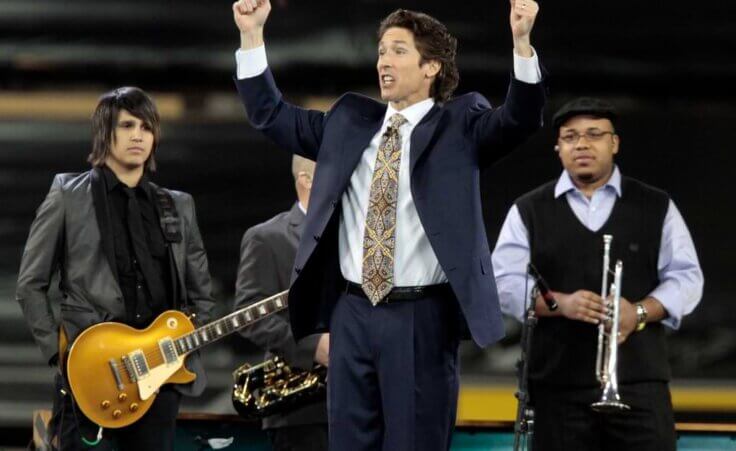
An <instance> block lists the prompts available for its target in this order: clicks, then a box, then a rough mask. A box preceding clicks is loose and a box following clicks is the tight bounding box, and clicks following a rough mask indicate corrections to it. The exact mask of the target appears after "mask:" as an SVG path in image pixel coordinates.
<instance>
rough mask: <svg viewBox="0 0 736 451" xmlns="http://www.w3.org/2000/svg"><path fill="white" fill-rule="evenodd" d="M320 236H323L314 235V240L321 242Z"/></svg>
mask: <svg viewBox="0 0 736 451" xmlns="http://www.w3.org/2000/svg"><path fill="white" fill-rule="evenodd" d="M320 238H321V237H320V236H319V235H314V241H316V242H318V243H319V239H320Z"/></svg>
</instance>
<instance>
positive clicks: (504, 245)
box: [492, 205, 534, 321]
mask: <svg viewBox="0 0 736 451" xmlns="http://www.w3.org/2000/svg"><path fill="white" fill-rule="evenodd" d="M529 255H530V250H529V234H528V232H527V229H526V226H524V222H523V221H522V220H521V215H520V214H519V209H518V208H517V207H516V205H514V206H512V207H511V209H510V210H509V213H508V215H506V220H505V221H504V223H503V227H502V228H501V233H500V234H499V235H498V241H496V248H495V249H494V250H493V256H492V258H493V275H494V276H495V278H496V287H497V288H498V296H499V300H500V303H501V311H502V312H503V313H504V314H506V315H510V316H513V317H514V318H516V319H517V320H519V321H524V311H525V310H526V300H527V299H529V295H530V292H531V290H532V287H533V286H534V283H533V282H532V281H531V280H530V279H529V280H528V276H527V270H526V267H527V264H528V263H529Z"/></svg>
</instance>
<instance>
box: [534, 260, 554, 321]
mask: <svg viewBox="0 0 736 451" xmlns="http://www.w3.org/2000/svg"><path fill="white" fill-rule="evenodd" d="M527 272H528V273H529V275H530V276H532V277H533V278H534V280H535V281H536V282H537V289H538V290H539V294H541V295H542V299H544V303H545V304H547V308H548V309H549V311H550V312H554V311H555V310H557V307H558V305H557V301H556V300H555V297H554V296H552V291H550V289H549V285H547V282H546V281H545V280H544V278H543V277H542V275H541V274H539V271H537V268H535V267H534V265H533V264H532V262H529V265H527Z"/></svg>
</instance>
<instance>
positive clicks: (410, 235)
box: [235, 46, 542, 287]
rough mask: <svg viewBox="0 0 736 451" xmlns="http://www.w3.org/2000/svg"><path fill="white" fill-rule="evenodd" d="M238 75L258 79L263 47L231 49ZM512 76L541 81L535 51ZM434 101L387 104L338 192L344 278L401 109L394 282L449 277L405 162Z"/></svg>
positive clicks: (356, 265) (354, 272)
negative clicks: (386, 136) (391, 122)
mask: <svg viewBox="0 0 736 451" xmlns="http://www.w3.org/2000/svg"><path fill="white" fill-rule="evenodd" d="M235 59H236V62H237V77H238V79H241V80H242V79H244V78H251V77H256V76H258V75H260V74H262V73H263V72H264V71H265V70H266V68H267V67H268V60H267V58H266V48H265V46H260V47H257V48H254V49H249V50H242V49H239V50H238V51H236V52H235ZM514 76H515V77H516V78H517V79H518V80H519V81H523V82H525V83H539V81H540V80H541V79H542V76H541V70H540V68H539V61H538V58H537V54H536V52H534V54H533V55H532V57H530V58H524V57H521V56H519V55H516V54H515V53H514ZM433 106H434V100H433V99H432V98H428V99H425V100H423V101H421V102H418V103H416V104H414V105H411V106H409V107H407V108H404V109H403V110H401V111H397V110H395V109H394V108H393V107H391V105H388V106H387V109H386V114H385V116H384V121H383V125H382V126H381V129H380V130H379V131H378V133H376V135H375V136H373V139H371V141H370V144H369V145H368V147H367V148H365V149H364V150H363V155H362V156H361V158H360V161H359V162H358V165H357V166H356V167H355V170H354V171H353V174H352V175H351V177H350V183H349V184H348V187H347V189H346V190H345V192H344V193H343V195H342V199H341V202H342V214H341V215H340V230H339V253H340V269H341V271H342V275H343V277H344V278H345V279H346V280H349V281H351V282H355V283H361V280H362V272H363V234H364V232H365V217H366V214H367V211H368V196H369V194H370V187H371V179H372V177H373V169H374V167H375V163H376V154H377V152H378V146H379V145H380V139H381V135H382V134H383V133H384V132H385V131H386V128H387V127H388V119H389V118H390V117H391V116H392V115H393V114H394V113H397V112H399V113H401V114H402V115H403V116H404V117H405V118H406V119H407V123H405V124H404V125H402V126H401V128H400V129H399V131H400V133H401V166H400V168H399V187H398V204H397V209H396V246H395V248H394V282H393V283H394V286H397V287H405V286H422V285H433V284H438V283H442V282H446V281H447V277H446V276H445V273H444V272H443V271H442V268H441V267H440V264H439V262H438V261H437V256H436V255H435V253H434V250H433V249H432V246H431V245H430V244H429V239H428V238H427V234H426V232H425V231H424V227H423V226H422V223H421V221H420V220H419V215H418V214H417V210H416V206H415V205H414V199H413V198H412V195H411V186H410V180H411V177H410V173H409V161H411V160H410V155H411V145H410V144H411V134H412V131H413V130H414V127H416V126H417V124H418V123H419V122H420V121H421V120H422V118H423V117H424V116H425V115H426V114H427V113H428V112H429V110H431V109H432V107H433Z"/></svg>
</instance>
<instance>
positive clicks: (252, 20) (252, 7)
mask: <svg viewBox="0 0 736 451" xmlns="http://www.w3.org/2000/svg"><path fill="white" fill-rule="evenodd" d="M270 12H271V2H270V1H269V0H238V1H237V2H235V3H233V18H234V19H235V25H237V26H238V29H239V30H240V33H241V34H246V33H254V32H258V31H262V30H263V25H264V24H265V23H266V19H268V13H270Z"/></svg>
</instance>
